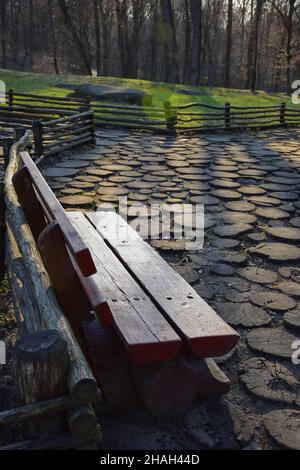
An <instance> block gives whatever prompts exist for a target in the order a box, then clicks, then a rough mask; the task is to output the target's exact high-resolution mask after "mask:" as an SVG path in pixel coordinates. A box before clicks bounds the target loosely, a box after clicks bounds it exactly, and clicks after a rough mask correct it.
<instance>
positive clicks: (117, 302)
mask: <svg viewBox="0 0 300 470" xmlns="http://www.w3.org/2000/svg"><path fill="white" fill-rule="evenodd" d="M68 216H69V217H70V219H71V220H72V223H73V225H74V227H75V228H76V230H77V231H78V233H79V234H80V235H81V236H82V237H84V239H85V241H86V243H87V246H88V247H89V249H90V251H91V253H92V256H93V259H94V262H95V265H96V268H97V274H95V275H94V276H93V279H94V280H95V283H96V285H97V287H98V289H99V290H100V291H101V292H102V293H103V295H104V296H105V298H106V299H107V302H108V305H109V307H110V310H111V313H112V316H113V318H114V327H115V329H116V331H117V333H118V335H119V336H120V338H121V339H122V341H123V343H124V345H125V347H126V349H127V351H128V353H129V355H130V357H131V359H132V361H133V362H135V363H138V364H142V363H147V362H151V361H165V360H170V359H172V358H174V357H175V356H176V355H177V353H178V352H179V350H180V348H181V339H180V338H179V336H178V335H177V334H176V333H175V331H174V330H173V328H172V327H171V326H170V324H169V323H168V322H167V320H166V319H165V318H164V317H163V315H161V313H160V311H159V310H158V309H157V307H156V306H155V305H154V304H153V302H152V301H151V300H150V299H149V297H148V296H147V295H145V293H144V291H143V290H142V289H141V287H140V286H139V285H138V283H137V282H136V281H135V280H134V279H133V278H132V276H131V275H130V274H129V273H128V271H127V270H126V269H125V268H124V266H123V265H122V264H121V263H120V261H119V260H118V259H117V258H116V256H114V255H113V253H112V252H111V250H110V249H109V248H108V247H107V245H106V244H105V242H104V241H103V239H102V238H101V237H100V235H99V234H98V233H97V232H96V230H95V229H94V227H93V226H92V224H91V223H90V222H89V221H88V220H87V219H86V217H85V216H84V215H83V214H82V213H80V212H70V213H69V214H68Z"/></svg>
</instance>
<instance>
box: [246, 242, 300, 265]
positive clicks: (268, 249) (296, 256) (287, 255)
mask: <svg viewBox="0 0 300 470" xmlns="http://www.w3.org/2000/svg"><path fill="white" fill-rule="evenodd" d="M249 253H254V254H256V255H260V256H264V257H266V258H268V259H269V260H270V261H297V260H300V248H297V247H296V246H294V245H288V244H287V243H260V244H259V245H256V246H254V247H252V248H249Z"/></svg>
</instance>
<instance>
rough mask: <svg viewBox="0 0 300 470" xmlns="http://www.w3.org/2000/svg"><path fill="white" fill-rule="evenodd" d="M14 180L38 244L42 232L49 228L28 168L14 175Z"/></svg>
mask: <svg viewBox="0 0 300 470" xmlns="http://www.w3.org/2000/svg"><path fill="white" fill-rule="evenodd" d="M12 180H13V185H14V188H15V191H16V193H17V195H18V199H19V202H20V204H21V206H22V209H23V211H24V213H25V215H26V219H27V221H28V224H29V227H30V230H31V232H32V235H33V238H34V239H35V241H36V242H37V240H38V238H39V236H40V234H41V232H42V231H43V230H44V228H45V227H46V226H47V222H46V219H45V216H44V212H43V208H42V206H41V204H40V202H39V200H38V198H37V195H36V192H35V190H34V187H33V185H32V181H31V178H30V175H29V173H28V170H27V168H26V167H23V168H21V170H19V171H18V172H17V173H15V174H14V176H13V179H12Z"/></svg>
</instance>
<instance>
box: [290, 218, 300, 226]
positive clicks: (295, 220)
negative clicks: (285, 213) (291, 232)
mask: <svg viewBox="0 0 300 470" xmlns="http://www.w3.org/2000/svg"><path fill="white" fill-rule="evenodd" d="M289 222H290V224H291V225H292V226H293V227H297V228H300V217H293V218H292V219H290V221H289Z"/></svg>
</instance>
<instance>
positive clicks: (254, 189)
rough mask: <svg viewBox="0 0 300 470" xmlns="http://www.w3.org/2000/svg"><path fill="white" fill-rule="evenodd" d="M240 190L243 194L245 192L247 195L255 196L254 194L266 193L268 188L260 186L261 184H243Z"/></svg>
mask: <svg viewBox="0 0 300 470" xmlns="http://www.w3.org/2000/svg"><path fill="white" fill-rule="evenodd" d="M238 192H239V193H241V194H245V195H246V196H254V195H260V194H265V193H266V190H265V189H262V188H260V187H259V186H241V187H240V188H239V189H238Z"/></svg>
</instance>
